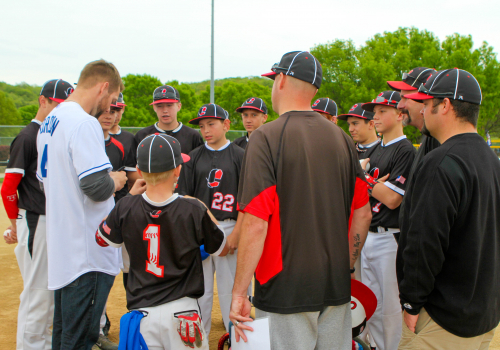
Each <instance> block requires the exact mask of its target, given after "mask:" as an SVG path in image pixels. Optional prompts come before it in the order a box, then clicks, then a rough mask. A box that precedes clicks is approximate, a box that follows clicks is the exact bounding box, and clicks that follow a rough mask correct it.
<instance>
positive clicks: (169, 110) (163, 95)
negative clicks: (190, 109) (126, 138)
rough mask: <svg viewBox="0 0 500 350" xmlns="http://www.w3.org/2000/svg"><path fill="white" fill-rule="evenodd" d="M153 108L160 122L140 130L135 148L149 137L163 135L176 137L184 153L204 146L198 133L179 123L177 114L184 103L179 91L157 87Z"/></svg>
mask: <svg viewBox="0 0 500 350" xmlns="http://www.w3.org/2000/svg"><path fill="white" fill-rule="evenodd" d="M150 105H152V106H153V108H154V110H155V112H156V115H157V116H158V122H157V123H155V124H153V125H150V126H148V127H145V128H144V129H142V130H139V131H138V132H137V134H135V137H134V147H133V149H134V150H136V149H137V145H139V143H140V142H141V141H142V140H143V139H144V138H145V137H146V136H148V135H151V134H155V133H161V134H167V135H170V136H173V137H175V138H176V139H177V140H179V142H180V144H181V147H182V152H183V153H185V154H189V152H191V151H192V150H193V149H195V148H196V147H198V146H200V145H202V144H203V140H202V138H201V136H200V134H199V133H198V131H196V130H194V129H191V128H189V127H186V126H184V125H183V124H182V123H181V122H179V121H177V113H178V112H179V111H180V110H181V107H182V103H181V97H180V95H179V91H177V89H176V88H174V87H172V86H170V85H163V86H160V87H157V88H156V89H155V91H154V93H153V102H152V103H150Z"/></svg>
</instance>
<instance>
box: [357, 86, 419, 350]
mask: <svg viewBox="0 0 500 350" xmlns="http://www.w3.org/2000/svg"><path fill="white" fill-rule="evenodd" d="M399 101H400V95H399V92H397V91H383V92H381V93H380V94H379V95H378V96H377V97H376V98H375V99H374V100H373V101H372V102H370V103H365V104H363V105H362V107H363V109H364V110H366V111H368V112H374V113H375V114H374V116H373V120H374V123H375V128H376V129H377V131H379V132H381V133H382V134H383V140H382V142H381V143H380V145H378V146H376V149H375V150H374V151H373V152H372V153H371V154H370V158H366V159H369V162H370V169H369V172H368V173H367V174H366V178H367V181H368V183H369V185H370V189H369V192H370V195H371V198H370V204H371V208H372V215H373V218H372V222H371V225H370V231H369V232H368V238H367V239H366V243H365V246H364V248H363V250H362V252H361V280H362V282H363V283H364V284H366V285H367V286H368V287H369V288H370V289H371V290H372V291H373V292H374V293H375V295H376V296H377V300H378V305H377V309H376V311H375V314H374V315H373V317H372V318H371V319H370V321H368V323H367V329H368V333H369V334H370V342H371V343H372V346H373V343H375V344H376V346H377V347H378V348H380V349H383V350H395V349H397V347H398V343H399V339H400V338H401V306H400V305H399V293H398V285H397V279H396V270H395V260H396V251H397V241H396V240H397V236H398V235H399V228H398V227H399V224H398V216H399V205H400V204H401V201H402V200H403V196H404V194H405V188H406V185H405V183H406V179H407V178H408V174H409V172H410V168H411V165H412V162H413V159H414V157H415V149H414V147H413V145H412V144H411V142H409V141H408V140H407V139H406V136H405V135H404V134H403V120H402V119H403V117H402V116H401V113H400V112H399V111H398V109H397V105H398V103H399ZM377 180H378V181H377ZM379 181H380V182H379Z"/></svg>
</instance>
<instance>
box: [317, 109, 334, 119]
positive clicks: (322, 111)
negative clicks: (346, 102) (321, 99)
mask: <svg viewBox="0 0 500 350" xmlns="http://www.w3.org/2000/svg"><path fill="white" fill-rule="evenodd" d="M312 110H313V111H315V112H320V113H325V114H328V115H331V116H332V117H334V115H333V114H331V113H328V112H327V111H324V110H322V109H314V108H313V109H312ZM337 118H338V117H337Z"/></svg>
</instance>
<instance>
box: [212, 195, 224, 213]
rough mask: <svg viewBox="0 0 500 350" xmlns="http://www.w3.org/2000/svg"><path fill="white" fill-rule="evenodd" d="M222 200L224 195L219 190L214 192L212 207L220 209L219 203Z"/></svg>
mask: <svg viewBox="0 0 500 350" xmlns="http://www.w3.org/2000/svg"><path fill="white" fill-rule="evenodd" d="M223 200H224V196H223V195H222V193H220V192H215V193H214V200H213V201H212V209H217V210H222V207H221V205H220V203H221V202H222V201H223Z"/></svg>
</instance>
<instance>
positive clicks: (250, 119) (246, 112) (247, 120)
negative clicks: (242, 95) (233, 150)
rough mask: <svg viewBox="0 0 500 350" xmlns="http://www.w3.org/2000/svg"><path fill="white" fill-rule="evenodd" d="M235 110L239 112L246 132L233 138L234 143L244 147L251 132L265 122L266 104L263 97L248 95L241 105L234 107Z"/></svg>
mask: <svg viewBox="0 0 500 350" xmlns="http://www.w3.org/2000/svg"><path fill="white" fill-rule="evenodd" d="M236 112H239V113H241V120H242V121H243V126H244V127H245V130H246V131H247V134H246V135H245V136H242V137H239V138H237V139H236V140H234V143H235V144H236V145H238V146H240V147H241V148H243V149H245V148H246V147H247V144H248V138H249V137H250V135H251V134H252V132H253V131H254V130H256V129H258V128H259V127H260V126H262V125H263V124H264V123H265V122H266V120H267V106H266V103H265V102H264V100H263V99H261V98H258V97H250V98H249V99H247V100H246V101H245V102H243V104H242V105H241V107H238V108H236Z"/></svg>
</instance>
